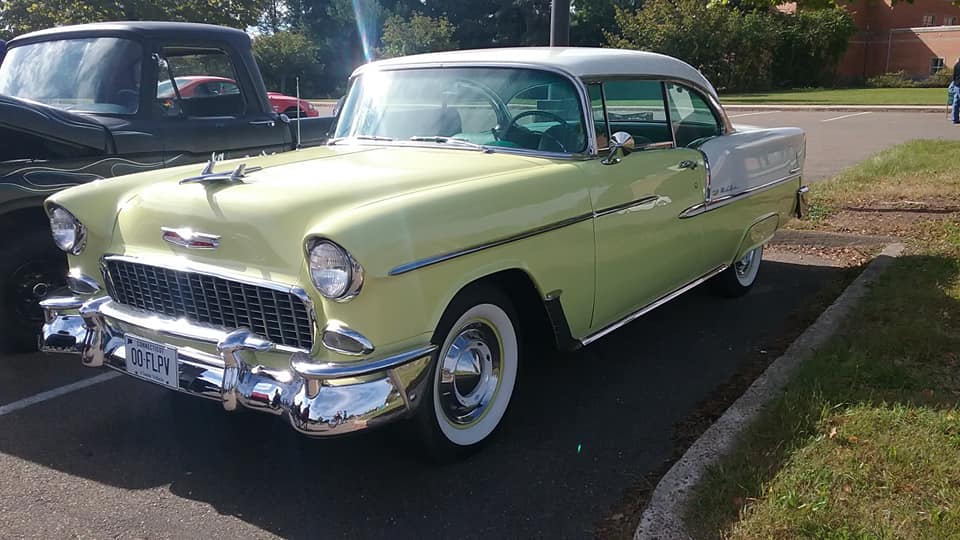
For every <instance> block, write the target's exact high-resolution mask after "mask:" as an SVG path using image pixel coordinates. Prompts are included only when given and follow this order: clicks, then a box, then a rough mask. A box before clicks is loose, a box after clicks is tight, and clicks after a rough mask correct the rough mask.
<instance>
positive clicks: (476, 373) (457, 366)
mask: <svg viewBox="0 0 960 540" xmlns="http://www.w3.org/2000/svg"><path fill="white" fill-rule="evenodd" d="M501 360H502V351H501V349H500V340H499V337H498V335H497V333H496V331H495V330H494V329H493V328H492V327H490V326H489V325H488V324H486V323H484V322H479V321H478V322H473V323H470V324H469V325H467V326H466V327H464V328H463V329H462V330H461V331H460V333H459V334H457V337H455V338H454V339H453V341H452V342H451V343H450V347H449V348H448V349H447V351H446V353H445V354H444V355H443V356H442V357H441V358H440V378H439V381H438V390H439V392H438V394H439V401H440V409H441V410H442V411H443V414H444V416H446V418H447V420H449V421H450V423H452V424H453V425H455V426H457V427H467V426H469V425H470V424H473V423H474V422H476V421H477V420H479V419H480V418H481V417H482V416H483V413H484V412H485V411H486V410H487V406H488V405H489V404H490V403H491V402H492V401H493V397H494V396H495V395H496V393H497V389H498V388H499V386H500V378H501V377H500V373H501V367H502V365H501V364H502V361H501Z"/></svg>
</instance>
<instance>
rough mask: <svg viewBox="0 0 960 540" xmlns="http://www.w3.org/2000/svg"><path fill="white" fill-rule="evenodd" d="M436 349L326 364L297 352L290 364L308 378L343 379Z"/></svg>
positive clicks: (426, 347)
mask: <svg viewBox="0 0 960 540" xmlns="http://www.w3.org/2000/svg"><path fill="white" fill-rule="evenodd" d="M436 350H437V346H436V345H427V346H424V347H420V348H418V349H414V350H412V351H406V352H403V353H400V354H395V355H392V356H387V357H384V358H381V359H379V360H373V361H371V362H356V363H332V362H331V363H326V364H318V363H316V362H313V361H312V359H311V358H310V356H309V355H307V354H304V353H295V354H294V355H293V356H291V357H290V365H291V366H292V367H293V370H294V371H296V372H297V373H298V374H299V375H300V376H302V377H304V378H307V379H341V378H345V377H359V376H360V375H367V374H370V373H375V372H377V371H383V370H386V369H391V368H395V367H399V366H402V365H403V364H406V363H408V362H412V361H414V360H417V359H418V358H423V357H424V356H427V355H429V354H432V353H433V352H434V351H436Z"/></svg>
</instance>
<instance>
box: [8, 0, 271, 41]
mask: <svg viewBox="0 0 960 540" xmlns="http://www.w3.org/2000/svg"><path fill="white" fill-rule="evenodd" d="M266 1H267V0H178V1H177V2H162V3H160V2H155V1H151V0H132V1H127V2H115V1H111V0H46V1H44V2H37V1H35V0H0V29H3V30H5V31H6V32H8V33H10V34H12V35H19V34H24V33H26V32H32V31H34V30H40V29H43V28H50V27H53V26H61V25H65V24H80V23H89V22H98V21H117V20H162V21H191V22H204V23H210V24H219V25H223V26H232V27H234V28H247V27H250V26H253V25H255V24H257V21H258V20H259V19H260V15H261V12H262V11H263V7H264V5H265V3H266Z"/></svg>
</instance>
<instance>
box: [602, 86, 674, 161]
mask: <svg viewBox="0 0 960 540" xmlns="http://www.w3.org/2000/svg"><path fill="white" fill-rule="evenodd" d="M603 95H604V97H605V98H606V105H607V122H608V123H609V129H610V133H616V132H618V131H626V132H627V133H629V134H630V135H632V136H633V139H634V141H635V142H636V145H637V146H643V145H645V144H652V143H665V142H669V143H672V142H673V136H672V135H671V133H670V128H669V126H668V125H667V111H666V107H665V105H664V99H663V85H662V83H660V81H647V80H644V81H607V82H605V83H603Z"/></svg>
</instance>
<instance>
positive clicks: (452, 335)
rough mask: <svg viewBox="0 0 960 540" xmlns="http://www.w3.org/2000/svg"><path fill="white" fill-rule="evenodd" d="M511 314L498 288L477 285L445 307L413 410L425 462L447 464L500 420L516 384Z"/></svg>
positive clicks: (514, 324)
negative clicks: (425, 384) (421, 396)
mask: <svg viewBox="0 0 960 540" xmlns="http://www.w3.org/2000/svg"><path fill="white" fill-rule="evenodd" d="M517 328H518V326H517V316H516V312H515V311H514V308H513V306H512V304H511V303H510V301H509V299H508V298H507V297H506V296H505V295H504V294H503V293H502V292H500V291H499V290H497V289H493V288H489V287H477V288H474V289H472V290H470V291H467V292H465V293H461V294H460V295H459V296H458V297H457V298H456V299H455V300H454V301H453V302H452V303H451V305H450V306H449V307H448V308H447V311H446V313H444V316H443V318H442V319H441V321H440V324H439V325H438V328H437V331H436V333H435V334H434V343H436V344H437V345H438V347H439V353H438V355H437V358H436V359H435V361H434V363H433V367H432V374H431V379H430V380H431V385H430V389H429V390H428V391H427V394H426V396H425V397H426V399H425V400H424V402H423V403H421V404H420V408H419V409H418V411H417V423H418V424H419V428H420V432H421V436H422V438H423V442H424V446H425V447H426V450H427V452H428V454H429V455H430V457H431V458H433V459H435V460H437V461H450V460H453V459H456V458H458V457H461V456H463V455H466V454H467V453H469V452H471V451H473V450H475V449H476V448H478V447H480V446H481V445H482V444H483V443H484V442H485V441H486V440H488V438H489V437H490V435H491V434H492V433H493V432H494V430H495V429H496V428H497V426H499V425H500V421H501V420H502V419H503V417H504V415H505V413H506V411H507V406H508V405H509V403H510V397H511V396H512V395H513V389H514V387H515V386H516V381H517V367H518V365H519V357H520V341H519V335H518V332H517Z"/></svg>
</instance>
